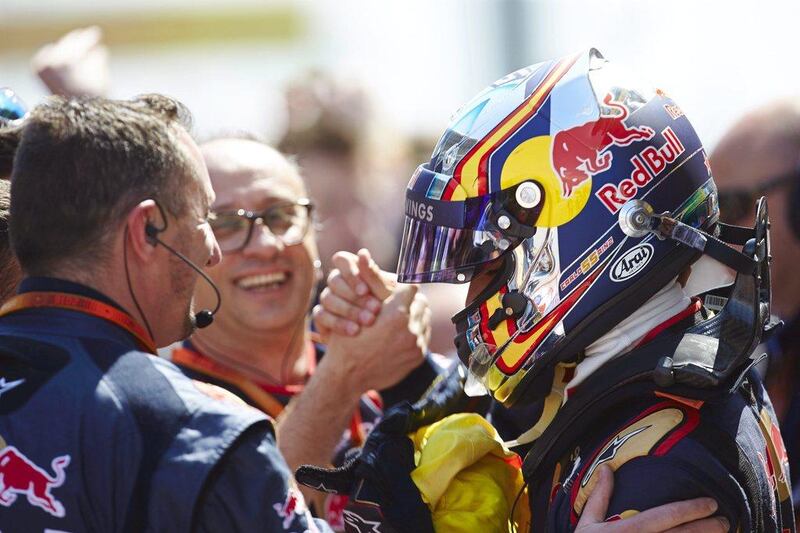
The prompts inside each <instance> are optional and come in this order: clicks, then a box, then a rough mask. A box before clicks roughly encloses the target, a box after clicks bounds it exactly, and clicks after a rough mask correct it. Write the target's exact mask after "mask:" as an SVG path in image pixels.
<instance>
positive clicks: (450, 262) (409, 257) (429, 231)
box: [397, 216, 513, 283]
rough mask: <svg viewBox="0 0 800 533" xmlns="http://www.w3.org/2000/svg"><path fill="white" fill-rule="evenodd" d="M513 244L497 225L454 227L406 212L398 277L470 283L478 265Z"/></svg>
mask: <svg viewBox="0 0 800 533" xmlns="http://www.w3.org/2000/svg"><path fill="white" fill-rule="evenodd" d="M512 246H513V245H512V243H511V240H510V239H509V238H508V237H505V236H503V235H502V234H501V233H500V232H499V231H498V230H497V229H493V228H489V227H485V228H484V229H475V230H473V229H466V228H450V227H447V226H439V225H436V224H432V223H429V222H423V221H421V220H418V219H415V218H412V217H409V216H406V222H405V227H404V228H403V241H402V244H401V247H400V261H399V263H398V265H397V279H398V281H400V282H402V283H466V282H467V281H469V280H470V279H472V276H473V273H474V271H475V268H476V267H478V266H479V265H482V264H484V263H488V262H489V261H492V260H493V259H496V258H498V257H500V255H501V254H502V253H503V252H504V251H505V250H507V249H509V248H511V247H512Z"/></svg>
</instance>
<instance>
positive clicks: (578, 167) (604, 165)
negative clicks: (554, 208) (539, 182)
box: [552, 93, 655, 198]
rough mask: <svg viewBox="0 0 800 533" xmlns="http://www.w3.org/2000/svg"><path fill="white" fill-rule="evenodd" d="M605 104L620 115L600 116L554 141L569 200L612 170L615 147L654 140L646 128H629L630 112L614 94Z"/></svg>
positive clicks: (556, 161) (557, 166) (557, 167)
mask: <svg viewBox="0 0 800 533" xmlns="http://www.w3.org/2000/svg"><path fill="white" fill-rule="evenodd" d="M603 103H604V104H605V105H606V106H608V107H611V108H614V109H615V110H616V111H617V114H616V115H614V116H600V118H598V119H597V120H591V121H589V122H586V123H585V124H581V125H580V126H574V127H572V128H569V129H566V130H562V131H559V132H558V133H556V134H555V136H554V137H553V153H552V158H553V168H554V169H555V170H556V174H557V175H558V177H559V178H560V180H561V184H562V186H563V195H564V197H565V198H567V197H569V196H571V195H572V191H573V189H574V188H575V187H577V186H579V185H581V184H582V183H584V182H585V181H587V180H588V179H589V178H591V177H592V176H594V175H595V174H599V173H601V172H604V171H606V170H608V169H609V168H610V167H611V160H612V154H611V152H609V151H608V149H609V148H610V147H612V146H628V145H629V144H631V143H633V142H635V141H644V140H648V139H652V138H653V135H654V134H655V133H654V132H653V130H652V129H651V128H648V127H646V126H642V127H638V128H637V127H631V128H629V127H628V126H626V125H625V119H627V118H628V114H629V112H628V108H627V107H626V106H625V105H624V104H623V103H622V102H618V101H616V100H613V96H612V95H611V93H609V94H607V95H606V96H605V98H604V99H603Z"/></svg>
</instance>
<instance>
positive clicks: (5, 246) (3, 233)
mask: <svg viewBox="0 0 800 533" xmlns="http://www.w3.org/2000/svg"><path fill="white" fill-rule="evenodd" d="M10 206H11V184H10V183H9V182H8V180H6V179H0V304H2V303H3V302H5V301H6V300H7V299H9V298H10V297H11V296H12V295H13V294H14V293H15V292H16V290H17V285H19V282H20V279H21V278H22V273H21V272H20V268H19V263H18V262H17V258H16V257H15V256H14V252H12V251H11V243H10V242H9V240H8V220H9V211H10Z"/></svg>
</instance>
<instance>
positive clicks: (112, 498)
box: [0, 278, 330, 533]
mask: <svg viewBox="0 0 800 533" xmlns="http://www.w3.org/2000/svg"><path fill="white" fill-rule="evenodd" d="M42 291H46V292H47V293H48V294H59V295H62V296H63V295H69V296H72V297H74V296H78V297H80V298H81V300H82V301H84V302H90V303H91V302H93V303H99V304H100V305H103V306H106V307H107V308H109V309H111V308H113V310H115V311H116V312H117V313H124V310H123V309H122V308H120V307H119V306H118V305H117V304H115V303H114V302H113V301H111V300H110V299H109V298H107V297H105V296H104V295H102V294H100V293H98V292H96V291H94V290H92V289H90V288H88V287H85V286H82V285H78V284H74V283H70V282H66V281H63V280H56V279H52V278H28V279H26V280H24V281H23V283H22V285H21V288H20V293H21V294H22V295H25V294H26V293H29V296H31V295H34V294H35V293H43V292H42ZM139 340H140V339H138V340H137V338H136V337H135V336H134V335H132V334H131V332H130V331H129V330H126V328H124V327H122V326H120V325H119V324H117V323H114V322H112V321H109V320H107V319H104V318H100V317H98V316H91V315H90V314H86V313H84V312H81V311H77V310H71V309H64V308H54V307H44V308H43V307H36V308H28V309H22V310H19V311H16V312H13V313H11V314H6V315H5V316H3V317H2V318H0V530H2V531H3V533H10V532H17V531H19V532H43V531H62V532H79V531H97V532H115V531H131V532H134V531H175V532H180V531H199V532H202V531H294V532H298V533H301V532H305V531H330V528H329V527H328V526H327V525H326V524H324V523H322V522H316V521H315V520H314V519H313V518H311V516H310V514H309V513H308V511H307V509H306V506H305V504H304V501H303V497H302V495H301V494H300V492H299V491H298V490H297V489H296V488H295V487H294V486H293V482H292V481H291V479H292V478H291V474H290V472H289V470H288V467H287V465H286V463H285V461H284V460H283V458H282V457H281V455H280V453H279V452H278V450H277V447H276V445H275V436H274V431H273V428H272V424H271V422H270V420H269V419H268V418H267V417H266V416H264V414H263V413H261V412H259V411H257V410H255V409H250V408H247V407H246V406H243V405H242V404H241V402H239V401H238V400H227V401H219V399H213V398H212V397H210V396H208V395H207V394H204V392H201V389H202V390H205V389H207V388H208V386H207V385H202V384H195V383H194V382H193V381H192V380H190V379H189V378H187V377H186V376H184V375H183V374H182V373H181V372H180V371H179V370H178V369H177V368H176V367H175V366H173V365H172V364H171V363H169V362H167V361H164V360H162V359H159V358H158V357H156V356H155V355H153V354H150V353H147V352H146V351H144V350H143V348H142V343H141V342H138V341H139ZM215 396H217V397H219V396H220V395H219V394H215ZM227 396H229V397H230V395H227Z"/></svg>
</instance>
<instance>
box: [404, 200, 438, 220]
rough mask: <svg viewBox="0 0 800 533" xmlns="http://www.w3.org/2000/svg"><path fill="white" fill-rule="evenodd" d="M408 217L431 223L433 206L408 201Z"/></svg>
mask: <svg viewBox="0 0 800 533" xmlns="http://www.w3.org/2000/svg"><path fill="white" fill-rule="evenodd" d="M406 215H408V216H410V217H414V218H418V219H420V220H424V221H426V222H431V221H433V206H432V205H428V204H425V203H422V202H415V201H414V200H410V199H406Z"/></svg>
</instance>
